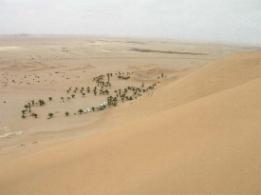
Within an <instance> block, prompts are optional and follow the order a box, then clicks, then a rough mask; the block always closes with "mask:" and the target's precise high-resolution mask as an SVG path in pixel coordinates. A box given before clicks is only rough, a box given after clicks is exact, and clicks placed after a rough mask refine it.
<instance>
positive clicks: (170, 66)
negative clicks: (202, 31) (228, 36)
mask: <svg viewBox="0 0 261 195" xmlns="http://www.w3.org/2000/svg"><path fill="white" fill-rule="evenodd" d="M107 73H110V74H111V75H113V76H112V77H111V78H110V82H111V83H112V86H111V87H110V88H109V90H110V94H112V93H116V92H115V91H116V90H118V89H120V88H121V89H123V88H126V87H130V88H142V89H146V88H149V87H150V86H152V85H154V84H155V88H153V89H152V90H148V91H146V92H144V93H142V95H141V96H139V97H137V99H136V98H135V99H133V100H132V101H124V102H120V103H119V104H118V105H117V106H116V107H114V106H111V107H109V108H106V109H105V110H101V111H95V112H85V111H84V112H83V113H82V114H80V113H79V109H83V110H86V109H87V108H91V107H93V106H99V105H101V104H102V103H104V102H105V101H106V100H107V95H102V94H96V95H94V94H93V92H90V93H87V92H86V88H87V87H90V88H91V91H92V89H93V88H94V87H95V85H96V83H95V81H93V78H94V77H97V76H99V75H102V74H104V75H106V74H107ZM119 75H124V77H126V76H127V77H129V79H120V78H119V77H118V76H119ZM260 76H261V52H260V48H254V47H243V46H231V45H221V44H206V43H205V44H200V43H182V42H176V41H171V40H146V39H123V38H121V39H120V38H118V39H116V38H98V37H95V38H94V37H26V36H25V37H19V36H17V37H14V36H13V37H11V36H10V37H8V36H6V37H1V38H0V194H3V195H12V194H26V195H28V194H32V195H33V194H58V195H59V194H63V195H65V194H139V195H140V194H144V195H145V194H163V195H164V194H260V193H261V188H260V185H259V184H260V181H261V168H260V167H261V143H260V140H261V133H260V129H261V101H260V99H261V93H260V92H261V90H260V87H261V80H260ZM105 78H106V76H105ZM81 89H82V91H81V92H80V90H81ZM74 90H75V92H72V91H74ZM72 94H74V95H75V97H72ZM50 97H51V99H50ZM39 99H41V100H44V101H45V105H43V106H38V105H36V106H34V107H32V110H33V111H32V112H33V113H37V118H34V117H32V116H31V115H30V114H29V113H26V114H25V118H22V117H21V116H22V113H21V111H22V110H24V105H26V104H27V103H28V102H32V100H34V101H35V102H37V101H38V100H39ZM50 112H51V113H53V115H54V117H48V114H49V113H50ZM65 112H69V116H65Z"/></svg>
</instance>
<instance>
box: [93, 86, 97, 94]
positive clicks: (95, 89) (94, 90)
mask: <svg viewBox="0 0 261 195" xmlns="http://www.w3.org/2000/svg"><path fill="white" fill-rule="evenodd" d="M93 93H94V95H95V96H96V94H97V87H96V86H95V87H94V89H93Z"/></svg>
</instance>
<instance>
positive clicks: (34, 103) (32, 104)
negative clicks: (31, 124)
mask: <svg viewBox="0 0 261 195" xmlns="http://www.w3.org/2000/svg"><path fill="white" fill-rule="evenodd" d="M45 104H46V103H45V101H44V100H42V99H39V100H37V101H36V100H31V101H29V102H27V103H26V104H25V105H24V109H23V110H22V111H21V113H22V116H21V117H22V118H23V119H25V118H26V117H28V116H32V117H34V118H38V115H37V114H36V113H33V112H32V108H33V107H36V106H44V105H45Z"/></svg>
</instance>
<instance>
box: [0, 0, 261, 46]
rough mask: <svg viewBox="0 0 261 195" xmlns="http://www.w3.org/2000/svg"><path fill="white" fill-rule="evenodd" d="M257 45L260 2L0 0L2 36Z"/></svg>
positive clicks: (260, 36) (260, 25)
mask: <svg viewBox="0 0 261 195" xmlns="http://www.w3.org/2000/svg"><path fill="white" fill-rule="evenodd" d="M19 33H29V34H89V35H111V36H142V37H146V36H149V37H161V38H173V39H183V40H204V41H205V40H206V41H208V40H209V41H222V42H235V43H250V44H259V45H260V44H261V0H0V34H19Z"/></svg>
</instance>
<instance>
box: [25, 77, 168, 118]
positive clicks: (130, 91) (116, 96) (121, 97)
mask: <svg viewBox="0 0 261 195" xmlns="http://www.w3.org/2000/svg"><path fill="white" fill-rule="evenodd" d="M131 74H133V72H132V73H131V72H127V73H124V72H117V73H114V74H113V73H106V74H101V75H99V76H96V77H94V78H93V79H92V80H93V82H95V86H93V87H91V86H87V87H84V86H82V87H69V88H68V89H66V94H67V97H63V96H62V97H60V100H61V102H65V100H68V101H69V100H71V99H72V98H76V95H77V94H79V95H81V96H82V97H85V96H86V95H87V94H93V95H94V96H97V95H105V96H107V97H106V100H105V101H104V102H103V103H102V104H100V105H97V106H92V107H90V108H87V109H83V108H80V109H78V111H77V112H76V113H74V115H76V114H77V113H78V114H79V115H82V114H83V113H87V112H95V111H102V110H105V109H107V108H109V107H115V106H117V105H118V104H119V103H124V102H126V101H132V100H134V99H137V98H138V97H140V96H142V95H143V94H144V93H147V92H149V91H151V90H153V89H154V88H155V87H156V85H157V83H154V84H152V85H149V86H147V87H145V84H144V82H142V83H141V87H136V86H127V87H125V88H119V89H116V90H114V91H112V90H111V86H112V85H111V78H112V77H113V76H114V75H115V76H116V77H117V78H118V79H123V80H128V79H130V75H131ZM160 77H162V78H163V77H165V75H164V74H163V73H162V74H161V75H160ZM77 96H78V95H77ZM48 101H49V102H50V101H53V98H52V97H48ZM44 105H46V102H45V101H44V100H43V99H39V100H31V101H29V102H27V103H26V104H25V105H24V109H23V110H22V118H26V117H27V116H32V117H34V118H38V114H36V113H34V112H32V108H33V107H36V106H44ZM64 116H66V117H69V116H70V113H69V112H68V111H66V112H64ZM53 117H54V113H52V112H50V113H48V114H47V118H48V119H51V118H53Z"/></svg>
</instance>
